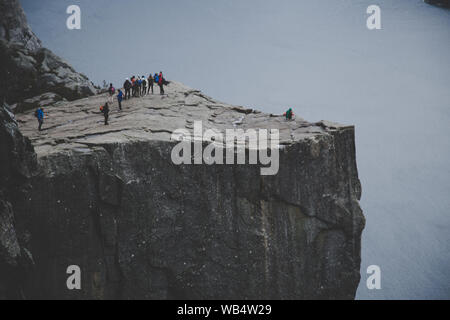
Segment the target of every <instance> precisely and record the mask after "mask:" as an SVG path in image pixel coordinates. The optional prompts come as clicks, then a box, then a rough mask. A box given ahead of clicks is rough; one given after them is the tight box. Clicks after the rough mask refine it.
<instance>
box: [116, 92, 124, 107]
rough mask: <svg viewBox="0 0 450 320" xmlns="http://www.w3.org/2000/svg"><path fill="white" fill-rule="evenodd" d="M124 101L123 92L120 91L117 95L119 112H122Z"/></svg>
mask: <svg viewBox="0 0 450 320" xmlns="http://www.w3.org/2000/svg"><path fill="white" fill-rule="evenodd" d="M122 100H123V92H122V90H120V89H119V93H118V94H117V101H118V102H119V110H120V111H122Z"/></svg>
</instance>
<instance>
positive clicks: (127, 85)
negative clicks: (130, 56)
mask: <svg viewBox="0 0 450 320" xmlns="http://www.w3.org/2000/svg"><path fill="white" fill-rule="evenodd" d="M123 88H124V89H125V100H127V99H130V98H131V82H130V80H129V79H128V78H126V79H125V82H124V84H123Z"/></svg>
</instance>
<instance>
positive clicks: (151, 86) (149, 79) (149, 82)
mask: <svg viewBox="0 0 450 320" xmlns="http://www.w3.org/2000/svg"><path fill="white" fill-rule="evenodd" d="M147 81H148V94H150V89H152V94H153V82H154V81H153V77H152V75H149V76H148V80H147Z"/></svg>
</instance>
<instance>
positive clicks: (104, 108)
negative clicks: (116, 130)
mask: <svg viewBox="0 0 450 320" xmlns="http://www.w3.org/2000/svg"><path fill="white" fill-rule="evenodd" d="M100 111H101V112H102V113H103V116H104V117H105V126H107V125H109V123H108V119H109V105H108V102H106V103H105V105H104V106H101V107H100Z"/></svg>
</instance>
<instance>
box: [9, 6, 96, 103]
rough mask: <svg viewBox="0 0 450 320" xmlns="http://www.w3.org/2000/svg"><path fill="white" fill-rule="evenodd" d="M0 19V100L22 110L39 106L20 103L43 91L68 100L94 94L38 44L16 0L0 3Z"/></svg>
mask: <svg viewBox="0 0 450 320" xmlns="http://www.w3.org/2000/svg"><path fill="white" fill-rule="evenodd" d="M0 21H1V23H0V61H1V63H0V84H1V85H0V98H1V101H0V102H3V101H6V102H8V103H10V104H14V107H13V109H14V111H15V112H21V111H24V110H26V109H28V108H36V107H37V106H39V105H41V103H40V101H37V103H36V104H34V105H32V106H30V105H29V104H26V103H25V104H22V105H21V102H22V101H24V100H26V99H29V98H33V97H36V96H40V95H41V94H43V93H47V92H52V93H54V94H57V95H59V96H61V97H63V98H65V99H67V100H70V101H72V100H75V99H80V98H83V97H87V96H91V95H94V94H96V93H97V89H96V88H95V87H94V85H93V84H92V83H91V82H90V81H89V79H88V78H87V77H86V76H85V75H83V74H80V73H77V72H76V71H75V70H74V69H73V68H72V67H71V66H70V65H69V64H68V63H66V62H65V61H63V60H62V59H61V58H59V57H58V56H56V55H55V54H53V53H52V52H51V51H50V50H48V49H46V48H43V47H42V46H41V41H40V40H39V39H38V38H37V37H36V35H35V34H34V33H33V32H32V31H31V28H30V27H29V25H28V23H27V20H26V17H25V14H24V12H23V9H22V7H21V6H20V3H19V1H18V0H2V1H1V2H0ZM42 102H43V103H44V102H45V103H47V102H48V100H43V101H42ZM16 103H19V104H18V105H17V106H16V105H15V104H16ZM44 106H48V105H44Z"/></svg>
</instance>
